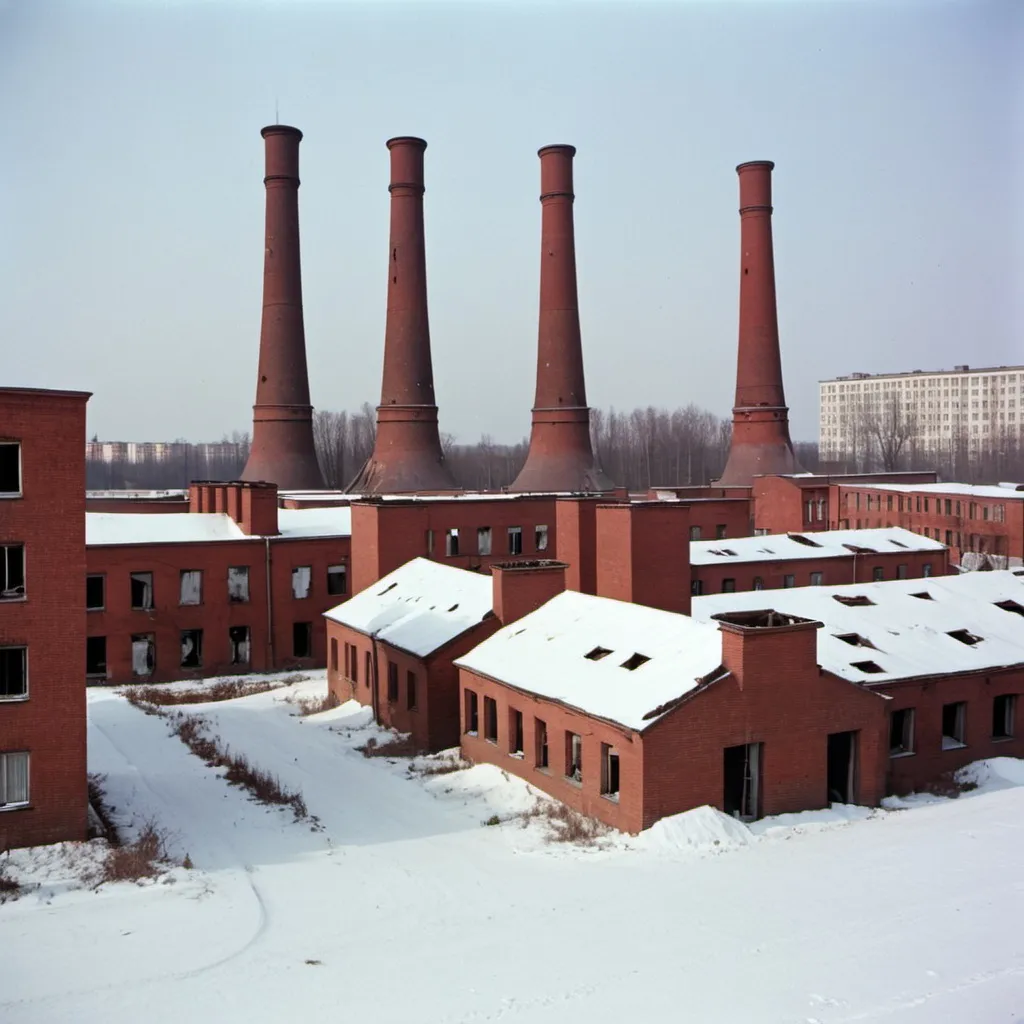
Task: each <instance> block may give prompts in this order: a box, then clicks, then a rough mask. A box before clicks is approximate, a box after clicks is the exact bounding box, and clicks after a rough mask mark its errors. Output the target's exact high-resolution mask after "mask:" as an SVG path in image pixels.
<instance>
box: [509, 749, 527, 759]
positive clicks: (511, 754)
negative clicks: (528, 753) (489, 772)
mask: <svg viewBox="0 0 1024 1024" xmlns="http://www.w3.org/2000/svg"><path fill="white" fill-rule="evenodd" d="M508 756H509V757H511V758H514V759H515V760H516V761H522V759H523V752H522V751H521V750H510V751H509V753H508Z"/></svg>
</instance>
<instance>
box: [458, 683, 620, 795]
mask: <svg viewBox="0 0 1024 1024" xmlns="http://www.w3.org/2000/svg"><path fill="white" fill-rule="evenodd" d="M463 699H464V701H465V706H464V709H463V725H464V728H465V732H466V735H468V736H479V735H481V731H480V700H479V697H478V695H477V693H476V691H475V690H469V689H467V690H465V691H464V698H463ZM523 730H524V719H523V713H522V711H519V710H518V709H517V708H509V710H508V721H507V723H506V728H505V736H504V745H505V748H506V751H507V753H508V755H509V757H514V758H518V759H519V760H522V759H523V758H524V757H525V753H524V747H523ZM482 735H483V738H484V739H485V740H486V741H487V742H488V743H494V744H495V745H497V744H498V742H499V738H498V702H497V701H496V700H494V698H493V697H484V699H483V732H482ZM558 756H559V757H560V763H558V764H556V765H555V768H556V770H558V771H560V772H561V773H562V775H563V777H564V778H565V781H566V782H568V783H571V784H572V785H575V786H582V785H583V737H582V736H580V735H579V733H575V732H572V731H571V730H569V729H566V730H563V732H562V743H561V749H560V753H559V755H558ZM533 767H534V768H535V769H536V770H537V771H540V772H545V773H547V774H550V772H551V770H552V765H551V749H550V746H549V741H548V725H547V722H545V721H544V720H543V719H542V718H534V720H533ZM600 792H601V795H602V796H605V797H607V798H608V799H610V800H618V798H619V753H618V751H617V750H616V749H615V748H614V747H613V746H611V745H609V744H607V743H602V744H601V779H600Z"/></svg>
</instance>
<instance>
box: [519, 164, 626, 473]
mask: <svg viewBox="0 0 1024 1024" xmlns="http://www.w3.org/2000/svg"><path fill="white" fill-rule="evenodd" d="M575 153H576V150H575V149H574V148H573V147H572V146H545V147H544V149H542V150H540V152H539V156H540V190H541V196H540V202H541V265H540V318H539V328H538V336H537V391H536V396H535V399H534V403H533V426H532V429H531V432H530V451H529V453H528V454H527V457H526V463H525V465H524V466H523V468H522V470H521V471H520V473H519V476H517V477H516V479H515V482H514V483H513V484H512V486H511V487H510V488H509V490H510V491H532V492H542V491H546V492H552V491H582V492H588V493H594V492H598V493H600V492H604V491H610V490H611V489H612V483H611V481H610V480H609V479H608V478H607V477H606V476H605V475H604V473H602V472H601V469H600V467H599V466H598V465H597V460H596V459H595V458H594V451H593V448H592V447H591V443H590V409H589V408H588V407H587V395H586V389H585V387H584V383H583V344H582V341H581V340H580V313H579V301H578V299H577V293H576V242H575V236H574V230H573V219H572V204H573V199H574V196H573V191H572V158H573V156H574V155H575Z"/></svg>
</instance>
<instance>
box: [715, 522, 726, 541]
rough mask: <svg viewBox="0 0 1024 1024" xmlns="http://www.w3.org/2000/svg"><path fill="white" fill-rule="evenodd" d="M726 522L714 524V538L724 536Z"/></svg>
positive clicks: (719, 538) (717, 538) (718, 538)
mask: <svg viewBox="0 0 1024 1024" xmlns="http://www.w3.org/2000/svg"><path fill="white" fill-rule="evenodd" d="M725 530H726V524H725V523H716V524H715V540H721V539H722V538H723V537H724V536H725Z"/></svg>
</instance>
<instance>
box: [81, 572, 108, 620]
mask: <svg viewBox="0 0 1024 1024" xmlns="http://www.w3.org/2000/svg"><path fill="white" fill-rule="evenodd" d="M89 580H100V585H101V586H102V588H103V602H102V604H96V605H90V604H89ZM85 610H86V611H87V612H105V611H106V610H107V574H106V573H105V572H89V573H86V574H85Z"/></svg>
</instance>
